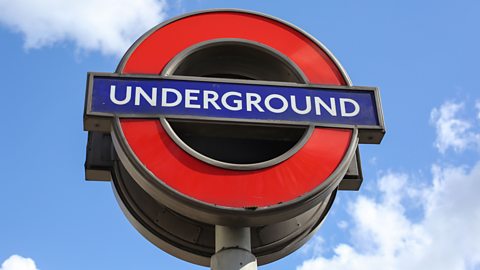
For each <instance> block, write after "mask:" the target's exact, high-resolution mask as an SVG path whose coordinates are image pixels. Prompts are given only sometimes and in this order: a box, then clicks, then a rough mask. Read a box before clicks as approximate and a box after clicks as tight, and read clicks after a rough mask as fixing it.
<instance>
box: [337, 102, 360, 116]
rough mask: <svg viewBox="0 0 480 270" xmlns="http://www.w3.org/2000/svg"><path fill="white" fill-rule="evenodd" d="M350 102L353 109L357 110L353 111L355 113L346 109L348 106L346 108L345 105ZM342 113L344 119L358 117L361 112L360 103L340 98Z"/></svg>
mask: <svg viewBox="0 0 480 270" xmlns="http://www.w3.org/2000/svg"><path fill="white" fill-rule="evenodd" d="M346 102H348V103H350V104H352V105H353V107H355V109H354V110H353V112H347V109H346V106H345V103H346ZM340 112H341V114H342V116H344V117H353V116H356V115H357V114H358V113H359V112H360V105H358V103H357V102H356V101H355V100H353V99H350V98H340Z"/></svg>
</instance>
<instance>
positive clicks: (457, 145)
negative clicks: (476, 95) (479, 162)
mask: <svg viewBox="0 0 480 270" xmlns="http://www.w3.org/2000/svg"><path fill="white" fill-rule="evenodd" d="M476 105H477V107H480V105H479V104H478V102H477V104H476ZM464 109H465V103H454V102H446V103H444V104H443V105H441V106H440V107H439V108H434V109H433V110H432V112H431V114H430V121H431V123H432V124H433V125H434V126H435V128H436V133H437V138H436V140H435V147H436V148H437V149H438V150H439V151H440V153H445V152H446V151H447V150H448V149H449V148H451V149H453V150H454V151H456V152H462V151H464V150H465V149H467V148H469V147H473V148H475V149H478V148H479V146H480V133H476V132H475V131H473V130H474V128H476V126H475V125H473V124H472V121H471V120H469V119H464V118H461V117H459V116H458V114H459V113H460V112H461V111H463V110H464ZM479 114H480V113H479ZM474 123H476V122H474Z"/></svg>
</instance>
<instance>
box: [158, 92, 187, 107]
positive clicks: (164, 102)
mask: <svg viewBox="0 0 480 270" xmlns="http://www.w3.org/2000/svg"><path fill="white" fill-rule="evenodd" d="M168 93H173V94H175V96H176V100H175V101H173V102H168V100H167V94H168ZM180 102H182V94H181V93H180V92H179V91H178V90H177V89H174V88H162V107H175V106H177V105H178V104H180Z"/></svg>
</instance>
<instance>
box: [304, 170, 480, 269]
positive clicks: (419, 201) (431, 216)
mask: <svg viewBox="0 0 480 270" xmlns="http://www.w3.org/2000/svg"><path fill="white" fill-rule="evenodd" d="M432 178H433V179H432V181H431V184H430V185H428V186H424V187H419V186H412V184H410V183H415V181H413V180H414V179H411V177H409V176H408V175H406V174H398V173H388V174H386V175H384V176H383V177H381V179H380V180H379V181H378V188H379V190H380V194H381V196H380V197H379V198H378V199H375V198H371V197H366V196H360V197H359V198H358V199H357V200H355V201H354V202H353V203H352V204H351V205H350V215H351V216H352V222H351V233H352V235H351V243H350V244H347V243H344V244H339V245H338V246H336V248H335V249H334V255H333V256H332V257H330V258H326V257H322V254H320V253H317V254H316V256H317V257H314V258H313V259H310V260H307V261H305V262H304V263H303V264H302V265H301V266H299V267H298V268H297V269H298V270H318V269H330V270H343V269H345V270H346V269H348V270H357V269H358V270H360V269H362V270H364V269H385V270H394V269H398V270H402V269H409V270H416V269H419V270H420V269H438V270H460V269H462V270H466V269H480V244H479V243H480V204H479V203H478V190H479V188H478V186H479V184H480V162H478V163H477V164H476V165H475V166H474V167H473V168H470V169H468V168H465V167H448V168H441V167H439V166H438V165H434V166H433V167H432ZM412 205H416V207H417V208H415V207H414V206H413V207H412ZM409 211H416V212H417V213H416V214H411V213H409Z"/></svg>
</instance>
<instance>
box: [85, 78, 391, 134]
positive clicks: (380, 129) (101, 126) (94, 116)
mask: <svg viewBox="0 0 480 270" xmlns="http://www.w3.org/2000/svg"><path fill="white" fill-rule="evenodd" d="M95 78H122V79H132V80H135V79H146V80H177V81H191V82H197V81H198V82H212V83H215V82H219V83H231V84H239V85H242V84H243V85H260V86H263V85H265V86H281V87H282V86H283V87H292V88H310V89H335V90H343V91H345V92H371V93H373V95H374V97H375V104H374V105H375V106H376V111H377V115H376V117H377V119H378V123H379V124H378V125H348V124H332V123H320V124H315V123H312V122H303V121H302V122H300V121H286V120H284V121H282V120H257V119H232V118H216V117H202V116H195V115H168V114H167V115H157V114H129V113H126V114H124V113H121V114H114V113H104V112H94V111H92V91H93V81H94V79H95ZM106 117H107V118H109V119H111V120H113V118H116V117H119V118H122V117H125V118H161V119H164V118H173V119H189V120H208V121H222V122H245V123H260V124H274V125H305V126H310V125H313V126H321V127H334V128H357V129H358V130H359V139H360V141H359V143H371V144H379V143H380V142H381V140H382V138H383V136H384V134H385V125H384V119H383V113H382V105H381V102H380V93H379V90H378V88H376V87H365V86H337V85H316V84H298V83H288V82H270V81H252V80H239V79H220V78H215V79H212V78H202V77H189V76H158V75H151V74H150V75H148V74H146V75H139V74H116V73H102V72H89V73H88V79H87V96H86V100H85V113H84V119H85V126H86V129H88V130H91V131H102V132H110V130H111V128H110V124H111V123H108V124H106V123H104V121H105V118H106Z"/></svg>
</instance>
